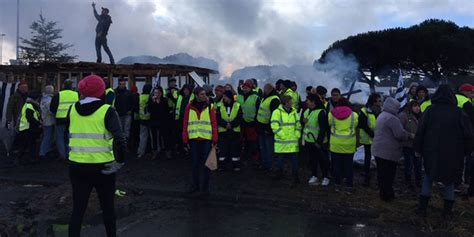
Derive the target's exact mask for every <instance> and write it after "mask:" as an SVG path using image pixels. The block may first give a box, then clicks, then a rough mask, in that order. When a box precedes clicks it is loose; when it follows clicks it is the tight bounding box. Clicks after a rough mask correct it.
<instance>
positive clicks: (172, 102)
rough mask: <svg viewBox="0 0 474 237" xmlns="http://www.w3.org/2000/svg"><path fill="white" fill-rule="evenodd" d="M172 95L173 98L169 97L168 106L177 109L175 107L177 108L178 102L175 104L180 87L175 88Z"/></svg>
mask: <svg viewBox="0 0 474 237" xmlns="http://www.w3.org/2000/svg"><path fill="white" fill-rule="evenodd" d="M165 97H168V96H167V95H165ZM171 97H172V98H168V106H169V107H170V108H171V109H175V108H176V104H175V102H174V100H177V99H178V89H175V90H173V92H172V93H171ZM176 102H177V101H176Z"/></svg>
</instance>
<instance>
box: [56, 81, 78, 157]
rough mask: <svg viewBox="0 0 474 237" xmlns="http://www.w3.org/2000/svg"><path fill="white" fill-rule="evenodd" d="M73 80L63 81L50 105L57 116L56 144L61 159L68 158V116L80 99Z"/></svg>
mask: <svg viewBox="0 0 474 237" xmlns="http://www.w3.org/2000/svg"><path fill="white" fill-rule="evenodd" d="M72 84H73V81H72V80H70V79H67V80H65V81H64V83H63V89H62V90H61V91H60V92H59V93H58V94H56V95H55V96H53V99H52V100H51V104H50V106H49V108H50V110H51V113H53V114H54V115H55V116H56V127H55V130H56V146H57V148H58V152H59V156H60V157H59V158H60V159H66V158H67V152H66V145H65V144H66V143H67V140H68V139H69V137H68V134H67V132H66V116H67V112H68V111H69V108H70V107H71V105H72V104H74V103H76V102H77V101H78V100H79V94H78V93H77V92H76V91H73V88H72V86H73V85H72Z"/></svg>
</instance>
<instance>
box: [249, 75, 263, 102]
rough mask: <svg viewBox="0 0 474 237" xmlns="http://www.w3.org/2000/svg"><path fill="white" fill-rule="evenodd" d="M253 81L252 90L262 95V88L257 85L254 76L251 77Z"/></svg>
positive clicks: (259, 95)
mask: <svg viewBox="0 0 474 237" xmlns="http://www.w3.org/2000/svg"><path fill="white" fill-rule="evenodd" d="M251 80H252V82H253V91H254V92H255V93H256V94H257V95H258V97H260V98H262V97H263V90H262V88H260V87H258V81H257V79H255V78H252V79H251Z"/></svg>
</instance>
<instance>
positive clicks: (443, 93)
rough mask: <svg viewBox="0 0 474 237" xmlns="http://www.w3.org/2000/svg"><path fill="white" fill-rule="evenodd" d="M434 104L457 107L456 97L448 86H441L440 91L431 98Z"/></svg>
mask: <svg viewBox="0 0 474 237" xmlns="http://www.w3.org/2000/svg"><path fill="white" fill-rule="evenodd" d="M431 102H432V103H433V104H451V105H457V100H456V96H455V95H454V92H453V90H451V88H450V87H449V86H448V85H441V86H439V88H438V90H436V92H435V93H434V95H433V96H432V97H431Z"/></svg>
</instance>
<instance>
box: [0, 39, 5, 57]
mask: <svg viewBox="0 0 474 237" xmlns="http://www.w3.org/2000/svg"><path fill="white" fill-rule="evenodd" d="M3 37H5V34H3V33H2V34H0V65H2V64H3Z"/></svg>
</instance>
